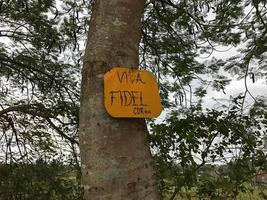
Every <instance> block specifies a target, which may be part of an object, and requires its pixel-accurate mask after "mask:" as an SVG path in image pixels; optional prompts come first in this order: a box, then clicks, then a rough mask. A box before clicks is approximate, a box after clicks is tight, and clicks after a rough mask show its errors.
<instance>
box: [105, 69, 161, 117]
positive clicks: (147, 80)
mask: <svg viewBox="0 0 267 200" xmlns="http://www.w3.org/2000/svg"><path fill="white" fill-rule="evenodd" d="M104 104H105V108H106V110H107V112H108V113H109V114H110V115H111V116H112V117H124V118H125V117H127V118H154V117H157V116H159V115H160V113H161V110H162V106H161V102H160V96H159V91H158V85H157V81H156V78H155V76H154V75H153V74H152V73H151V72H148V71H144V70H137V69H130V68H123V67H115V68H113V69H112V70H110V71H109V72H107V73H106V74H105V75H104Z"/></svg>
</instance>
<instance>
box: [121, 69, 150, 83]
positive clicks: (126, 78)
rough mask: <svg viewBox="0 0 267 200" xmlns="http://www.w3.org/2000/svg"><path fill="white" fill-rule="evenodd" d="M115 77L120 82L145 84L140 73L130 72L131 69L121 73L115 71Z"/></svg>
mask: <svg viewBox="0 0 267 200" xmlns="http://www.w3.org/2000/svg"><path fill="white" fill-rule="evenodd" d="M117 78H118V80H119V82H120V83H132V84H138V83H140V84H146V83H145V82H144V81H143V80H142V78H141V74H140V73H132V72H131V71H128V72H127V71H124V72H121V73H120V72H119V71H117Z"/></svg>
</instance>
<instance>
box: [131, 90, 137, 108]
mask: <svg viewBox="0 0 267 200" xmlns="http://www.w3.org/2000/svg"><path fill="white" fill-rule="evenodd" d="M131 93H132V100H133V106H138V105H137V104H136V99H137V96H136V95H135V94H137V93H138V91H131Z"/></svg>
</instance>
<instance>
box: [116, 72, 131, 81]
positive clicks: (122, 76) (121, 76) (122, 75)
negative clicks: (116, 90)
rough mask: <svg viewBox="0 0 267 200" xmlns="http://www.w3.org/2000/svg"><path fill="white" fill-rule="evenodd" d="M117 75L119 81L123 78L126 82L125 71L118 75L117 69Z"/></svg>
mask: <svg viewBox="0 0 267 200" xmlns="http://www.w3.org/2000/svg"><path fill="white" fill-rule="evenodd" d="M117 76H118V79H119V81H120V83H122V81H123V79H125V81H126V83H127V82H128V77H127V74H126V72H123V73H122V74H121V75H120V73H119V72H118V71H117Z"/></svg>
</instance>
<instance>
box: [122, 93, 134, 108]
mask: <svg viewBox="0 0 267 200" xmlns="http://www.w3.org/2000/svg"><path fill="white" fill-rule="evenodd" d="M122 93H123V96H124V100H125V101H124V106H129V105H131V103H132V95H131V93H130V92H129V91H122ZM127 96H128V97H127Z"/></svg>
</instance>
